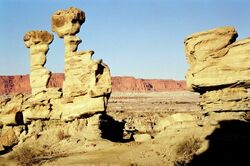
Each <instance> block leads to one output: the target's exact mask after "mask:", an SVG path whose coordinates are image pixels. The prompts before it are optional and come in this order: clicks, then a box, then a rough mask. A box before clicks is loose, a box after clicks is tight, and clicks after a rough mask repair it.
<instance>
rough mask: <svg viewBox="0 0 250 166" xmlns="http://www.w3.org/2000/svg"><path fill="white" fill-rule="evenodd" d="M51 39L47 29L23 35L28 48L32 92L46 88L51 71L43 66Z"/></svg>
mask: <svg viewBox="0 0 250 166" xmlns="http://www.w3.org/2000/svg"><path fill="white" fill-rule="evenodd" d="M52 41H53V35H52V34H50V33H49V32H47V31H30V32H28V33H26V34H25V36H24V42H25V45H26V47H28V48H30V66H31V73H30V85H31V88H32V94H36V93H37V92H40V91H43V90H46V89H47V84H48V81H49V78H50V76H51V72H50V71H48V70H47V69H46V68H45V67H44V64H45V63H46V53H47V52H48V50H49V44H50V43H51V42H52Z"/></svg>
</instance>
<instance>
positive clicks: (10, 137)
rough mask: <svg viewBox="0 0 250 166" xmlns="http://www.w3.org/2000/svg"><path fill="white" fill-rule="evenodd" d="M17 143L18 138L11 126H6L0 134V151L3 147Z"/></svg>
mask: <svg viewBox="0 0 250 166" xmlns="http://www.w3.org/2000/svg"><path fill="white" fill-rule="evenodd" d="M17 143H18V138H17V136H16V134H15V132H14V131H13V129H12V128H7V129H6V130H4V132H3V133H1V135H0V151H3V150H4V149H5V147H11V146H13V145H15V144H17Z"/></svg>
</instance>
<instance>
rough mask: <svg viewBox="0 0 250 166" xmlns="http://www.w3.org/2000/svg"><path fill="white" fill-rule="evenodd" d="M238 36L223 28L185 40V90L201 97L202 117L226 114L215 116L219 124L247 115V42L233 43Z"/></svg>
mask: <svg viewBox="0 0 250 166" xmlns="http://www.w3.org/2000/svg"><path fill="white" fill-rule="evenodd" d="M237 36H238V35H237V32H236V31H235V29H234V28H233V27H223V28H217V29H213V30H209V31H206V32H200V33H196V34H193V35H191V36H189V37H188V38H187V39H186V40H185V51H186V57H187V60H188V63H189V64H190V68H189V70H188V72H187V75H186V80H187V88H188V89H189V90H191V91H196V92H199V93H200V94H201V101H200V106H201V109H202V111H203V113H205V114H206V113H208V112H217V113H218V112H228V115H226V116H224V115H223V116H221V115H222V113H221V114H215V115H216V116H218V117H219V115H220V120H223V118H224V119H228V117H232V116H231V115H235V116H236V115H238V114H237V113H235V114H234V113H233V112H243V113H244V112H247V111H250V96H249V94H248V91H247V88H249V87H250V38H247V39H243V40H240V41H235V40H236V37H237ZM230 112H231V113H230ZM223 114H224V113H223ZM239 114H241V113H239ZM209 115H211V114H209ZM229 115H230V116H229ZM216 123H217V122H216Z"/></svg>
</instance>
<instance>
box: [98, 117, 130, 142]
mask: <svg viewBox="0 0 250 166" xmlns="http://www.w3.org/2000/svg"><path fill="white" fill-rule="evenodd" d="M124 125H125V122H119V121H116V120H115V119H113V118H112V117H111V116H109V115H107V114H103V115H102V116H101V124H100V130H101V131H102V138H104V139H108V140H110V141H113V142H129V141H131V140H126V139H123V130H124Z"/></svg>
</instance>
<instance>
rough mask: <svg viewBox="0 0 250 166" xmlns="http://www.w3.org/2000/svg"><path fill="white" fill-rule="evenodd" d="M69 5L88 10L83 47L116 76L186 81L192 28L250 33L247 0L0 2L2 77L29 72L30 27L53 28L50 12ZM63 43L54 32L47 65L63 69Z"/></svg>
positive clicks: (33, 0)
mask: <svg viewBox="0 0 250 166" xmlns="http://www.w3.org/2000/svg"><path fill="white" fill-rule="evenodd" d="M70 6H74V7H77V8H80V9H82V10H84V11H85V14H86V21H85V23H84V24H83V25H82V28H81V32H80V33H78V34H77V36H79V37H80V38H81V39H82V40H83V42H82V43H81V44H80V46H79V50H94V51H95V54H94V57H93V58H94V59H103V60H104V62H105V63H107V64H108V65H109V66H110V69H111V74H112V75H113V76H117V75H120V76H124V75H130V76H135V77H137V78H160V79H179V80H180V79H185V73H186V70H187V68H188V64H187V62H186V59H185V54H184V45H183V41H184V38H185V37H186V36H188V35H190V34H192V33H194V32H198V31H203V30H208V29H211V28H215V27H221V26H234V27H235V28H236V29H237V31H238V33H239V39H241V38H245V37H248V36H250V19H249V16H250V1H247V0H245V1H244V0H179V1H178V0H1V1H0V13H1V14H0V20H1V25H0V75H17V74H28V73H29V72H30V71H29V70H30V67H29V50H28V48H26V47H25V46H24V43H23V36H24V34H25V33H26V32H27V31H30V30H47V31H50V32H51V21H50V20H51V15H52V14H53V13H54V12H55V11H56V10H58V9H66V8H68V7H70ZM63 58H64V45H63V40H62V39H59V38H58V36H57V35H56V34H55V33H54V41H53V43H52V44H51V45H50V50H49V52H48V54H47V63H46V67H47V68H48V69H49V70H51V71H52V72H63V66H64V59H63Z"/></svg>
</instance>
